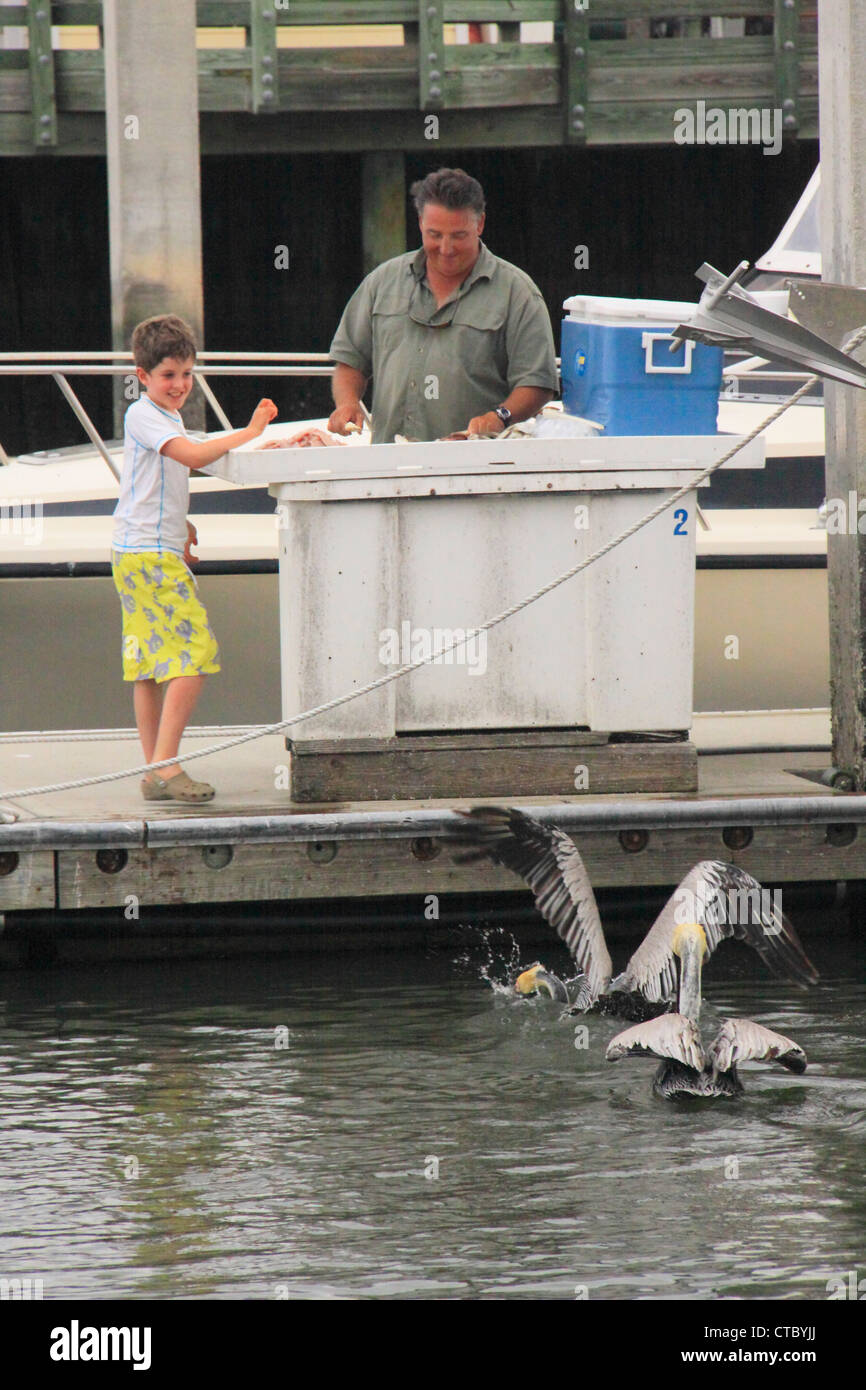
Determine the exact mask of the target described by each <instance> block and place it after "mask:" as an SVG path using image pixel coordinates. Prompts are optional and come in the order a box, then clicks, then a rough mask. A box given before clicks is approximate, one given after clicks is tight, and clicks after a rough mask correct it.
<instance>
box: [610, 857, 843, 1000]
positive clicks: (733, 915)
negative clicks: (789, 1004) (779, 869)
mask: <svg viewBox="0 0 866 1390" xmlns="http://www.w3.org/2000/svg"><path fill="white" fill-rule="evenodd" d="M686 922H699V923H700V925H701V926H702V927H703V928H704V932H705V934H706V938H707V956H706V959H707V960H708V959H709V957H710V956H711V955H712V954H713V951H714V950H715V949H716V947H717V946H718V944H719V942H720V941H724V940H725V938H726V937H735V938H736V939H737V940H738V941H745V942H746V943H747V944H748V945H749V946H752V947H753V948H754V950H756V951H757V952H758V955H759V956H760V957H761V959H762V960H763V961H764V963H765V964H766V965H767V966H768V967H769V969H770V970H772V972H773V974H774V975H779V976H782V977H783V978H785V979H789V980H794V981H795V982H796V983H797V984H802V985H805V984H814V983H815V981H816V980H817V979H818V972H817V970H816V969H815V967H814V965H813V964H812V962H811V961H810V960H809V957H808V956H807V955H806V953H805V951H804V950H803V947H802V946H801V945H800V941H799V938H798V936H797V933H796V932H795V931H794V928H793V927H792V926H791V923H790V922H789V921H788V919H787V917H786V916H785V914H784V912H782V910H781V908H779V907H777V906H776V903H775V901H774V900H773V898H772V896H771V895H770V894H769V893H768V892H766V890H764V889H762V888H761V885H760V883H759V882H758V880H757V879H756V878H753V877H752V875H751V874H749V873H746V871H745V869H740V868H737V866H736V865H735V864H725V863H723V862H722V861H721V860H719V859H704V860H702V861H701V863H700V864H696V865H695V866H694V868H693V869H690V870H689V872H688V873H687V874H686V876H685V878H684V879H683V881H682V883H681V884H680V885H679V887H678V888H676V889H675V890H674V892H673V893H672V894H671V896H670V898H669V899H668V901H667V902H666V903H665V905H664V907H663V908H662V910H661V912H660V913H659V915H658V917H657V918H656V920H655V922H654V923H653V925H652V926H651V927H650V929H649V931H648V933H647V935H646V936H645V937H644V940H643V942H642V944H641V945H640V946H639V947H638V949H637V950H636V951H635V953H634V955H633V956H632V958H631V960H630V961H629V963H628V965H627V967H626V969H625V972H624V974H623V975H622V976H621V977H620V979H621V981H622V985H623V987H624V988H626V989H638V990H640V991H641V993H642V994H644V995H645V997H646V998H647V999H650V1000H652V1001H657V1000H661V999H669V998H671V997H672V996H673V995H674V993H675V991H676V986H677V970H676V959H675V957H674V953H673V950H672V947H671V942H672V940H673V935H674V932H675V930H676V928H677V927H678V926H680V925H681V924H683V923H686Z"/></svg>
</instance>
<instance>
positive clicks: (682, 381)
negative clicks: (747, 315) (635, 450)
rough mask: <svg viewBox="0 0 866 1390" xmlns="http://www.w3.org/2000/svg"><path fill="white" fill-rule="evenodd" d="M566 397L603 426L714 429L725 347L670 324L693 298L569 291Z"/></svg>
mask: <svg viewBox="0 0 866 1390" xmlns="http://www.w3.org/2000/svg"><path fill="white" fill-rule="evenodd" d="M563 308H564V309H565V311H566V315H567V316H566V318H564V319H563V321H562V354H561V356H562V399H563V403H564V405H565V408H566V410H568V411H570V412H571V414H573V415H585V416H586V417H587V418H588V419H590V420H597V421H598V423H599V424H601V425H604V428H605V433H606V434H715V433H716V413H717V411H718V407H719V391H720V389H721V385H722V357H723V352H722V349H721V348H718V347H706V346H705V345H704V344H703V343H693V342H691V341H689V340H686V342H685V343H682V344H681V345H680V347H679V348H678V350H677V351H676V352H673V353H672V352H671V351H670V343H671V331H672V330H673V329H674V328H675V327H676V326H677V324H679V323H684V322H685V321H686V320H687V319H689V318H691V316H692V314H693V312H694V309H695V306H694V304H682V303H677V302H676V301H675V300H665V299H609V298H603V297H601V296H599V295H575V296H574V298H572V299H566V301H565V303H564V305H563Z"/></svg>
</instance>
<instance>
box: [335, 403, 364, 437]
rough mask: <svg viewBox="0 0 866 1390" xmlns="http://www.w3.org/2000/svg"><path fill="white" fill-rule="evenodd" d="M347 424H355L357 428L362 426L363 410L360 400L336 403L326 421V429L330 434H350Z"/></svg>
mask: <svg viewBox="0 0 866 1390" xmlns="http://www.w3.org/2000/svg"><path fill="white" fill-rule="evenodd" d="M349 425H356V426H357V427H358V429H363V428H364V412H363V410H362V409H361V402H360V401H354V402H352V401H349V402H347V404H345V405H338V406H337V408H336V410H335V411H334V412H333V414H332V415H331V418H330V419H329V421H328V429H329V430H330V431H331V433H332V434H352V433H353V431H352V430H350V429H349V428H348V427H349Z"/></svg>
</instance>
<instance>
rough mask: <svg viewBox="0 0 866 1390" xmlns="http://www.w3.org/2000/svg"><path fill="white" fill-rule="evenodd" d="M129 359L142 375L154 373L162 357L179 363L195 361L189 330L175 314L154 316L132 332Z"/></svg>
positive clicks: (193, 342)
mask: <svg viewBox="0 0 866 1390" xmlns="http://www.w3.org/2000/svg"><path fill="white" fill-rule="evenodd" d="M132 355H133V358H134V360H135V365H136V367H141V368H143V370H144V371H146V372H152V371H154V369H155V368H156V367H158V366H159V364H160V362H161V361H162V359H163V358H164V357H176V358H177V359H178V361H179V362H186V361H187V360H188V358H190V357H192V358H193V360H195V355H196V348H195V338H194V337H193V332H192V329H191V328H190V326H189V324H188V323H185V322H184V320H183V319H181V318H178V316H177V314H154V316H153V318H150V319H143V320H142V322H141V323H139V324H137V325H136V327H135V328H134V329H133V333H132Z"/></svg>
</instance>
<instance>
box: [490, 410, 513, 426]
mask: <svg viewBox="0 0 866 1390" xmlns="http://www.w3.org/2000/svg"><path fill="white" fill-rule="evenodd" d="M493 414H494V415H498V416H499V418H500V420H501V421H502V424H503V425H504V426H505V427H506V428H507V427H508V425H510V424H511V411H510V410H509V409H508V406H507V405H497V406H496V407H495V409H494V411H493Z"/></svg>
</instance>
